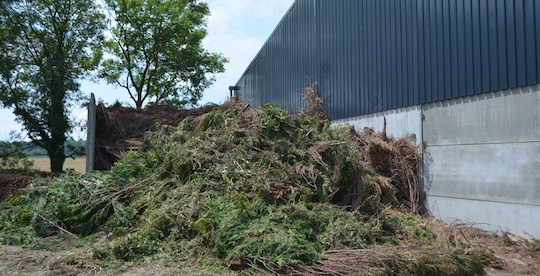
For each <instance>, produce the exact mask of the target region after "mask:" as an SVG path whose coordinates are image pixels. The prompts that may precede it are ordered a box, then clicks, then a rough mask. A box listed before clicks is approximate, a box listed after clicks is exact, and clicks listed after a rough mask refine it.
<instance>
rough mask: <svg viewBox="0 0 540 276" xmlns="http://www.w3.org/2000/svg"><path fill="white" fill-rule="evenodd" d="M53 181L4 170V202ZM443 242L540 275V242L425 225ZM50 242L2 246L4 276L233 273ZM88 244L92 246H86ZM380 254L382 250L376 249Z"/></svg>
mask: <svg viewBox="0 0 540 276" xmlns="http://www.w3.org/2000/svg"><path fill="white" fill-rule="evenodd" d="M40 177H49V174H47V173H41V172H34V173H29V172H26V171H20V170H0V200H3V199H4V198H5V197H7V196H9V195H16V194H20V193H21V192H23V191H24V188H25V187H27V186H28V185H29V184H30V183H31V182H32V181H33V180H35V179H36V178H40ZM423 223H425V224H426V226H427V227H428V228H430V229H431V230H432V231H434V232H435V233H436V234H437V236H438V237H439V238H442V239H448V240H449V241H451V242H452V243H453V244H455V245H456V246H457V247H458V248H460V249H463V250H473V249H478V248H483V249H487V250H489V251H490V252H492V253H493V254H494V255H495V257H496V258H497V259H498V260H497V261H496V262H493V263H492V265H491V267H487V268H486V269H485V271H486V274H485V275H495V276H503V275H540V241H539V240H532V239H530V238H524V237H519V236H515V235H512V234H508V233H502V234H500V235H497V234H495V233H491V232H487V231H483V230H479V229H477V228H475V227H473V226H474V225H471V224H454V225H451V226H448V225H447V224H445V223H443V222H441V221H440V220H437V219H434V218H427V219H425V220H424V221H423ZM56 240H57V239H56V238H55V237H53V238H51V242H49V243H47V241H45V242H44V246H42V249H30V248H26V247H21V246H0V275H145V276H148V275H224V274H234V272H232V271H218V272H216V271H209V270H207V269H204V268H201V267H190V266H189V265H188V266H180V265H178V264H172V263H171V262H168V261H167V258H166V257H165V258H163V260H162V261H155V260H152V261H148V262H146V261H145V262H142V263H139V264H137V265H134V264H133V263H117V264H111V263H106V264H101V263H100V262H99V261H97V260H95V259H93V258H92V256H91V253H90V250H89V245H88V244H90V243H88V241H86V242H83V241H81V240H74V239H68V240H64V241H62V242H56ZM85 243H86V245H85ZM374 250H376V249H374Z"/></svg>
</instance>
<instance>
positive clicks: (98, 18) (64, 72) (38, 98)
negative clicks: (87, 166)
mask: <svg viewBox="0 0 540 276" xmlns="http://www.w3.org/2000/svg"><path fill="white" fill-rule="evenodd" d="M104 28H105V16H104V15H103V14H102V13H101V12H100V10H99V7H98V6H97V5H96V3H95V1H94V0H7V1H6V0H2V2H1V4H0V51H1V52H0V104H1V106H2V107H5V108H11V109H13V111H14V114H15V115H16V118H17V120H18V121H19V122H20V123H22V125H23V126H24V128H25V130H26V131H27V132H28V137H29V138H30V140H31V141H32V142H33V143H34V144H35V145H37V146H40V147H42V148H44V149H45V150H46V151H47V154H48V155H49V157H50V159H51V171H53V172H61V171H62V168H63V164H64V160H65V154H64V144H65V142H66V140H67V135H68V134H69V132H70V131H71V130H72V128H73V122H72V120H70V117H69V114H68V112H69V110H70V108H71V107H72V106H73V104H74V103H75V102H76V100H77V99H79V98H80V96H81V93H80V89H79V86H80V85H79V80H80V78H81V77H83V76H85V75H86V74H87V73H88V72H89V70H92V69H95V68H97V65H98V64H99V60H100V58H101V48H102V41H103V36H102V34H103V30H104Z"/></svg>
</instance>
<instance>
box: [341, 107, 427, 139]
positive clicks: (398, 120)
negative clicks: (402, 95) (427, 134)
mask: <svg viewBox="0 0 540 276" xmlns="http://www.w3.org/2000/svg"><path fill="white" fill-rule="evenodd" d="M385 117H386V133H387V135H388V136H393V137H404V136H408V135H411V134H415V135H416V143H417V144H420V143H421V141H422V121H421V118H422V112H421V107H420V106H412V107H407V108H400V109H394V110H389V111H385V112H379V113H373V114H368V115H362V116H358V117H352V118H347V119H341V120H335V121H332V123H333V124H351V125H353V126H354V127H355V128H356V129H357V130H362V129H363V128H364V127H370V128H373V129H374V130H375V131H382V130H383V128H384V118H385Z"/></svg>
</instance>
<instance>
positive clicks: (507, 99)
mask: <svg viewBox="0 0 540 276" xmlns="http://www.w3.org/2000/svg"><path fill="white" fill-rule="evenodd" d="M535 91H536V92H535ZM538 91H540V86H528V87H521V88H517V89H512V90H506V91H502V92H501V91H500V92H495V93H489V94H482V95H478V96H471V97H466V98H460V99H455V100H449V101H444V102H437V103H432V104H427V105H425V106H424V116H425V121H424V139H425V140H426V141H427V142H428V145H463V144H478V143H500V142H530V141H538V140H539V137H540V120H539V118H540V108H539V107H540V93H538Z"/></svg>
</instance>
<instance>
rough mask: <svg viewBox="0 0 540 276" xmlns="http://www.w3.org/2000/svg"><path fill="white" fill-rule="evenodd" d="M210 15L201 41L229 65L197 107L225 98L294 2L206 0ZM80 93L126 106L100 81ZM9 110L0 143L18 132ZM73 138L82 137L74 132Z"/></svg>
mask: <svg viewBox="0 0 540 276" xmlns="http://www.w3.org/2000/svg"><path fill="white" fill-rule="evenodd" d="M205 2H207V3H208V5H209V7H210V12H211V15H210V16H209V17H208V25H207V26H208V36H207V38H206V39H205V41H204V45H205V47H206V49H207V50H208V51H210V52H220V53H222V54H223V55H224V56H226V57H227V58H229V63H228V64H226V65H225V70H226V71H225V73H222V74H218V75H216V82H215V83H214V85H213V86H212V87H210V88H209V89H207V90H206V91H205V93H204V96H203V99H202V101H201V104H205V103H208V102H213V103H221V102H223V101H225V100H226V98H227V96H228V95H229V91H228V87H229V86H230V85H234V84H235V83H236V81H237V80H238V79H239V78H240V76H241V74H242V73H243V72H244V70H245V69H246V68H247V66H248V65H249V63H250V62H251V60H253V58H254V57H255V55H256V54H257V52H258V51H259V50H260V48H261V47H262V45H263V44H264V42H265V41H266V39H267V38H268V37H269V36H270V34H271V33H272V31H273V30H274V28H275V27H276V26H277V24H278V23H279V21H280V20H281V18H282V17H283V16H284V15H285V13H286V12H287V10H288V9H289V8H290V6H291V5H292V3H293V2H294V0H206V1H205ZM81 90H82V92H83V93H84V95H86V96H89V95H90V93H94V94H95V95H96V98H97V99H98V100H103V101H104V102H105V103H109V104H111V103H114V102H115V101H116V100H119V101H120V102H122V103H126V104H130V102H129V98H128V95H127V92H126V91H124V90H122V89H120V88H115V87H114V86H111V85H107V84H105V83H104V82H99V83H93V82H90V81H83V82H82V87H81ZM72 115H73V116H75V117H76V118H77V119H79V120H83V119H84V120H85V118H86V110H84V109H76V110H74V111H73V112H72ZM20 129H21V126H20V125H19V124H17V123H16V122H15V116H14V115H13V113H12V111H11V110H7V109H0V140H7V139H8V138H9V132H10V131H12V130H16V131H19V130H20ZM74 136H75V138H76V139H78V138H84V137H85V135H84V133H76V134H75V135H74Z"/></svg>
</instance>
